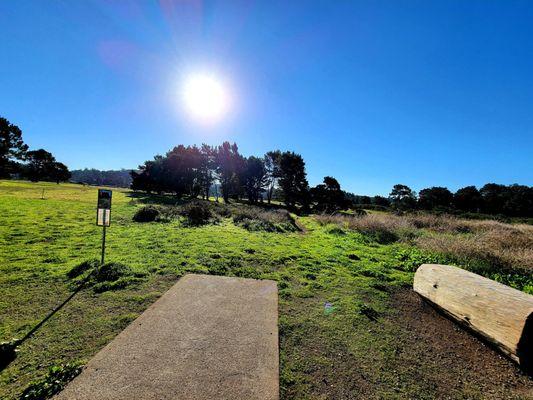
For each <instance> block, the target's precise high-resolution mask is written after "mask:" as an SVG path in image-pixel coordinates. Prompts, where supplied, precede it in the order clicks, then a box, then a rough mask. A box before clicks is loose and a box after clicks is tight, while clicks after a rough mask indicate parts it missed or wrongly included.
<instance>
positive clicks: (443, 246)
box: [316, 214, 533, 288]
mask: <svg viewBox="0 0 533 400" xmlns="http://www.w3.org/2000/svg"><path fill="white" fill-rule="evenodd" d="M316 219H317V221H318V222H319V223H320V224H321V225H327V224H335V225H337V226H339V227H341V228H343V229H348V230H353V231H357V232H360V233H362V234H363V235H365V236H366V237H369V238H370V239H373V240H375V241H376V242H378V243H390V242H393V241H401V242H403V243H407V244H410V245H415V246H416V247H418V248H420V249H422V250H426V251H430V252H433V253H439V254H442V255H444V256H446V258H447V259H449V260H451V261H454V262H456V263H457V264H459V265H463V266H465V267H466V268H469V269H472V270H474V271H476V272H479V273H483V275H485V276H489V277H491V278H493V279H500V277H501V276H503V275H505V274H507V275H509V274H517V275H519V276H520V277H521V278H520V279H522V280H524V283H523V284H520V285H518V286H520V287H521V288H523V287H525V286H530V285H531V284H532V282H531V281H532V280H531V274H532V271H533V226H531V225H525V224H506V223H502V222H498V221H492V220H485V221H474V220H465V219H460V218H456V217H453V216H447V215H431V214H409V215H402V216H400V215H394V214H370V215H365V216H359V217H358V216H346V215H333V216H330V215H320V216H317V217H316ZM512 279H515V278H514V277H513V278H512ZM501 280H502V281H505V282H507V281H508V278H501Z"/></svg>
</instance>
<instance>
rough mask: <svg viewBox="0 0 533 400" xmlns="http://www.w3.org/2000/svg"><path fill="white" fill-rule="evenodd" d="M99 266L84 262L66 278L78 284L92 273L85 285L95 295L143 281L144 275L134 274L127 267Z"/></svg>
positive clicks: (119, 265) (113, 264)
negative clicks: (91, 289) (89, 287)
mask: <svg viewBox="0 0 533 400" xmlns="http://www.w3.org/2000/svg"><path fill="white" fill-rule="evenodd" d="M99 264H100V263H99V262H98V261H97V260H88V261H84V262H82V263H80V264H78V265H76V266H75V267H74V268H72V269H71V270H70V271H69V272H67V277H68V278H70V279H75V278H76V280H75V281H76V283H78V284H79V283H81V281H82V280H83V279H86V277H87V276H88V274H89V273H92V275H91V276H90V278H89V279H88V282H86V284H87V285H88V286H91V287H92V288H93V290H94V292H96V293H102V292H106V291H109V290H119V289H124V288H126V287H128V286H131V285H133V284H136V283H139V282H142V281H143V280H144V279H143V277H144V274H141V273H136V272H135V271H133V270H132V269H131V268H130V267H129V266H128V265H125V264H121V263H117V262H111V263H107V264H104V265H103V266H101V267H100V266H99Z"/></svg>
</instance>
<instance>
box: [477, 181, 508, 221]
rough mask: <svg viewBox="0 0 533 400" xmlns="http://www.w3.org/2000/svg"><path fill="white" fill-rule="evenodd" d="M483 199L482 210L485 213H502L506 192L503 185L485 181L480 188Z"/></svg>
mask: <svg viewBox="0 0 533 400" xmlns="http://www.w3.org/2000/svg"><path fill="white" fill-rule="evenodd" d="M479 193H480V194H481V198H482V199H483V212H485V213H487V214H502V213H503V209H504V205H505V202H506V196H507V194H508V192H507V187H506V186H505V185H499V184H497V183H487V184H486V185H484V186H483V187H482V188H481V189H480V190H479Z"/></svg>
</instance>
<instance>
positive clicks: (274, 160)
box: [264, 150, 281, 204]
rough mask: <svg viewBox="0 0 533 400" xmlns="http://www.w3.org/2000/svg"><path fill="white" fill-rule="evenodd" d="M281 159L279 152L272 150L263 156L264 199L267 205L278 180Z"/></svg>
mask: <svg viewBox="0 0 533 400" xmlns="http://www.w3.org/2000/svg"><path fill="white" fill-rule="evenodd" d="M280 158H281V151H279V150H273V151H269V152H268V153H266V154H265V157H264V159H265V169H266V186H267V188H266V198H267V202H268V204H270V202H271V200H272V195H273V194H274V189H275V187H276V184H277V181H278V178H279V176H280V170H279V163H280Z"/></svg>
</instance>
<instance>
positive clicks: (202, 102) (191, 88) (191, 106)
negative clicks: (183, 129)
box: [182, 74, 231, 123]
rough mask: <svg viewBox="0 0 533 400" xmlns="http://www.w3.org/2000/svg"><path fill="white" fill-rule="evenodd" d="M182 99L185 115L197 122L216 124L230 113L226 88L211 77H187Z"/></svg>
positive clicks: (198, 75)
mask: <svg viewBox="0 0 533 400" xmlns="http://www.w3.org/2000/svg"><path fill="white" fill-rule="evenodd" d="M182 97H183V104H184V107H185V111H186V113H187V114H188V115H189V116H190V117H191V118H192V119H194V120H196V121H198V122H204V123H215V122H218V121H220V120H221V119H222V118H224V117H225V116H226V115H227V114H228V112H229V111H230V106H231V104H230V103H231V99H230V95H229V91H228V88H227V87H226V85H225V84H224V83H223V82H222V80H220V79H217V78H216V77H214V76H213V75H209V74H192V75H189V76H187V77H186V78H185V80H184V83H183V91H182Z"/></svg>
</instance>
